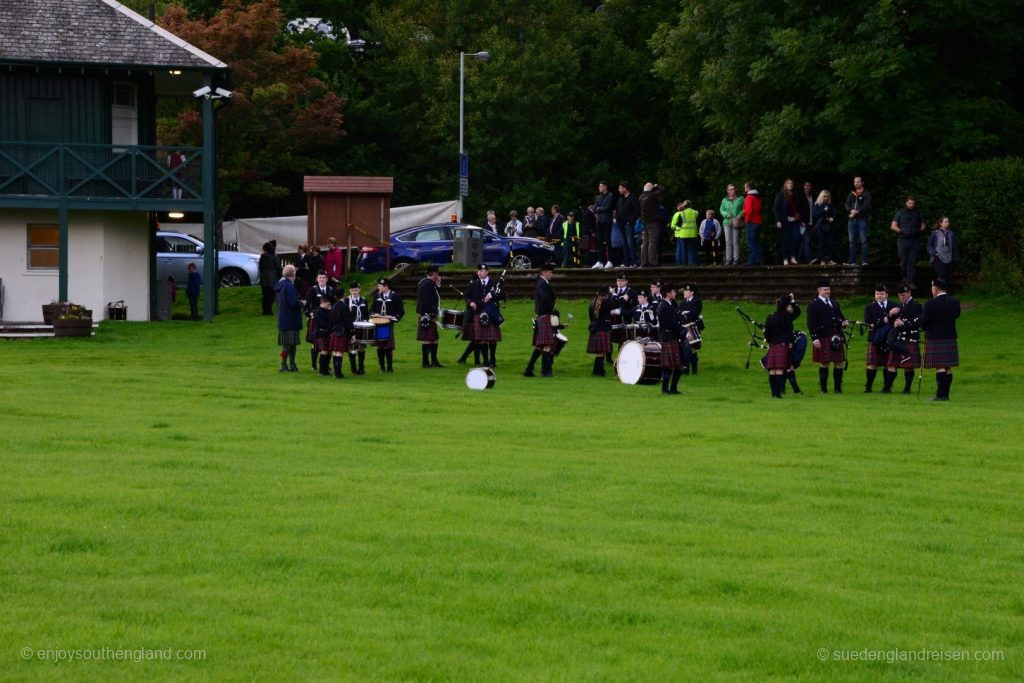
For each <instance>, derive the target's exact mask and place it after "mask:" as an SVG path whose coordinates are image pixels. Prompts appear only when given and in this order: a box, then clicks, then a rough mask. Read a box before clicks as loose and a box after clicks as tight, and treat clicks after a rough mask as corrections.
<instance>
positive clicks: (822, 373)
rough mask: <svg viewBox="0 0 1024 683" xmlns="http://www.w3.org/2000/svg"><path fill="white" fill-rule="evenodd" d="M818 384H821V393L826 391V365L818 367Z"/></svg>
mask: <svg viewBox="0 0 1024 683" xmlns="http://www.w3.org/2000/svg"><path fill="white" fill-rule="evenodd" d="M818 384H820V385H821V393H823V394H827V393H828V367H827V366H826V367H819V368H818Z"/></svg>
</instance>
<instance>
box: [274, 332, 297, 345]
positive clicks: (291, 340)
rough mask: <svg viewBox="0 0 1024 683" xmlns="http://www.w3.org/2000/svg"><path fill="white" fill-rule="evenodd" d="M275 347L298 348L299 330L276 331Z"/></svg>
mask: <svg viewBox="0 0 1024 683" xmlns="http://www.w3.org/2000/svg"><path fill="white" fill-rule="evenodd" d="M277 345H278V346H298V345H299V330H278V331H277Z"/></svg>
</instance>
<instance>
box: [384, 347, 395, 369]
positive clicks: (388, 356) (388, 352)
mask: <svg viewBox="0 0 1024 683" xmlns="http://www.w3.org/2000/svg"><path fill="white" fill-rule="evenodd" d="M384 358H385V360H387V363H388V372H391V370H392V367H391V364H392V361H393V360H394V358H395V350H394V349H385V350H384Z"/></svg>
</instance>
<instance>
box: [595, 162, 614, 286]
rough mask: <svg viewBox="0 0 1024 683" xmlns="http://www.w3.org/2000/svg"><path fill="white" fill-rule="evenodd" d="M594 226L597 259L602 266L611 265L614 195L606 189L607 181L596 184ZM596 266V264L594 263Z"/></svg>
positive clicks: (608, 266)
mask: <svg viewBox="0 0 1024 683" xmlns="http://www.w3.org/2000/svg"><path fill="white" fill-rule="evenodd" d="M593 211H594V228H595V230H596V233H595V234H596V237H597V260H598V262H599V263H600V262H602V261H603V263H602V265H601V267H602V268H611V267H612V265H613V264H612V252H611V249H612V214H613V213H614V212H615V197H613V196H612V193H611V192H609V191H608V181H607V180H602V181H601V182H599V183H598V184H597V196H596V197H594V204H593ZM595 267H596V265H595Z"/></svg>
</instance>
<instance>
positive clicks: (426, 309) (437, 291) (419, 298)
mask: <svg viewBox="0 0 1024 683" xmlns="http://www.w3.org/2000/svg"><path fill="white" fill-rule="evenodd" d="M440 312H441V274H440V273H439V272H437V266H429V267H428V268H427V274H426V276H425V277H424V278H423V279H422V280H420V284H419V287H417V289H416V314H417V315H419V317H420V324H419V327H417V328H416V339H417V341H420V342H422V344H421V346H422V352H423V367H424V368H440V367H443V366H442V365H441V364H440V363H439V362H437V342H438V334H437V316H438V315H439V314H440Z"/></svg>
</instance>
